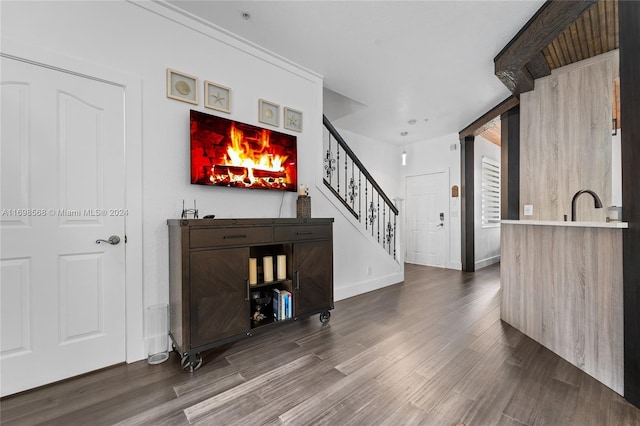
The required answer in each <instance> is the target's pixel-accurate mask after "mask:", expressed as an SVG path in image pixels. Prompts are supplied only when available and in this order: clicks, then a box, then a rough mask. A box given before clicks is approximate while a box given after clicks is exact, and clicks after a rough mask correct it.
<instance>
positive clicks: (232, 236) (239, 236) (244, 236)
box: [222, 234, 247, 240]
mask: <svg viewBox="0 0 640 426" xmlns="http://www.w3.org/2000/svg"><path fill="white" fill-rule="evenodd" d="M228 238H229V239H230V238H247V236H246V235H242V234H238V235H225V236H224V237H222V239H223V240H226V239H228Z"/></svg>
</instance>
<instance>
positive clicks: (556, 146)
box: [520, 52, 618, 222]
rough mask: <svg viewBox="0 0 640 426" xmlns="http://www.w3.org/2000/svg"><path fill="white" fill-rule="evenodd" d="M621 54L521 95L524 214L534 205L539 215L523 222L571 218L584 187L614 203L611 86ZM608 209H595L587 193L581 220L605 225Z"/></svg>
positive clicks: (558, 73)
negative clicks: (527, 205)
mask: <svg viewBox="0 0 640 426" xmlns="http://www.w3.org/2000/svg"><path fill="white" fill-rule="evenodd" d="M617 63H618V58H617V52H609V53H605V54H603V55H599V56H597V57H594V58H591V59H587V60H584V61H581V62H577V63H575V64H571V65H568V66H566V67H563V68H559V69H557V70H554V71H553V73H552V74H551V75H550V76H548V77H544V78H541V79H538V80H536V86H535V90H534V91H531V92H527V93H523V94H522V95H521V97H520V109H521V117H520V120H521V136H520V137H521V140H520V159H521V163H520V173H521V174H520V212H522V211H523V207H524V205H526V204H532V205H533V216H521V217H520V219H525V220H526V219H535V220H563V219H564V215H567V217H568V219H569V220H571V199H572V198H573V195H574V194H575V193H576V192H577V191H579V190H582V189H590V190H592V191H595V192H596V193H597V194H598V195H599V197H600V199H601V200H602V204H603V205H604V206H605V207H606V206H609V205H611V86H612V83H613V80H614V78H615V76H616V75H617ZM605 217H606V209H597V210H596V209H595V208H594V201H593V198H591V197H590V196H589V195H587V194H584V195H582V196H581V197H580V198H579V199H578V203H577V220H579V221H598V222H602V221H604V220H605Z"/></svg>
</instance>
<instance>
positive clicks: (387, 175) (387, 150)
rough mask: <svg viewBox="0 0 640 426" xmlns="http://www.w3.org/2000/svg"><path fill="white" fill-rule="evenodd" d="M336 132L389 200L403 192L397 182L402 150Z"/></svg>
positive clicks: (359, 136) (381, 142)
mask: <svg viewBox="0 0 640 426" xmlns="http://www.w3.org/2000/svg"><path fill="white" fill-rule="evenodd" d="M336 130H338V133H340V135H341V136H342V137H343V138H344V140H345V141H346V142H347V143H348V144H349V147H350V148H351V150H352V151H353V152H354V153H355V154H356V155H357V156H358V158H359V159H360V161H362V164H364V165H365V166H366V168H367V170H369V173H371V175H372V176H373V177H374V179H375V180H376V182H378V185H380V187H381V188H382V189H383V190H384V192H385V193H386V194H387V196H388V197H389V198H390V199H391V200H393V199H394V198H396V197H398V196H400V194H402V193H403V192H404V182H402V181H401V180H398V176H399V174H400V172H401V170H402V162H401V160H402V157H401V154H402V148H400V147H399V146H397V145H394V144H391V143H388V142H383V141H380V140H376V139H372V138H369V137H367V136H363V135H359V134H357V133H353V132H350V131H348V130H344V129H339V128H338V129H336Z"/></svg>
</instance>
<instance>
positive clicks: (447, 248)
mask: <svg viewBox="0 0 640 426" xmlns="http://www.w3.org/2000/svg"><path fill="white" fill-rule="evenodd" d="M436 173H444V177H445V180H446V181H447V183H448V184H449V185H450V184H451V180H450V179H451V177H450V172H449V168H448V167H447V168H444V169H433V170H427V171H425V172H424V173H416V174H412V175H407V176H405V179H404V199H405V206H404V207H405V209H404V210H405V214H404V215H403V216H404V218H403V226H404V230H405V235H404V241H408V240H407V238H408V237H407V235H406V233H407V232H409V231H408V229H409V226H408V224H407V216H408V213H407V212H408V210H407V204H406V200H407V179H409V178H412V177H417V176H424V175H433V174H436ZM448 188H449V187H447V200H449V196H448V194H449V189H448ZM444 211H445V223H446V225H447V226H446V227H445V228H446V229H445V230H444V231H445V233H446V235H445V238H444V240H445V242H444V245H445V247H444V250H445V252H444V267H445V268H446V269H451V205H450V202H448V203H447V205H446V207H445V210H444ZM404 259H405V261H406V259H407V246H406V243H405V247H404Z"/></svg>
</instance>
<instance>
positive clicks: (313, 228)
mask: <svg viewBox="0 0 640 426" xmlns="http://www.w3.org/2000/svg"><path fill="white" fill-rule="evenodd" d="M273 233H274V239H275V240H276V241H301V240H305V241H306V240H328V239H330V238H331V225H306V226H276V227H275V229H274V231H273Z"/></svg>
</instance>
